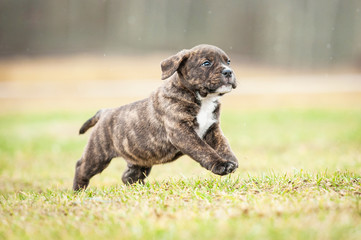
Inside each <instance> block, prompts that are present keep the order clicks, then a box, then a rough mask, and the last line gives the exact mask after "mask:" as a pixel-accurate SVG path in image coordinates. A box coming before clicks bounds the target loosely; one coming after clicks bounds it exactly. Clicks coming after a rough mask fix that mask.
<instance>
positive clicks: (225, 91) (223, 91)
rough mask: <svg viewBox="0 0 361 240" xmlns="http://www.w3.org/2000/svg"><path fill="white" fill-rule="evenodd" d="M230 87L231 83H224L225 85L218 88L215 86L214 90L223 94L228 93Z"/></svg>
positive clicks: (231, 87)
mask: <svg viewBox="0 0 361 240" xmlns="http://www.w3.org/2000/svg"><path fill="white" fill-rule="evenodd" d="M232 89H233V86H232V84H225V85H222V86H220V87H219V88H217V89H216V91H215V92H216V93H221V94H225V93H229V92H230V91H232Z"/></svg>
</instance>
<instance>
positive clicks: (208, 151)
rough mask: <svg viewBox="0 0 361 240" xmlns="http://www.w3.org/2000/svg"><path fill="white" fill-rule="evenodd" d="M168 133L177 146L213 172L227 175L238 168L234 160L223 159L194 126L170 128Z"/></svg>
mask: <svg viewBox="0 0 361 240" xmlns="http://www.w3.org/2000/svg"><path fill="white" fill-rule="evenodd" d="M168 134H169V135H168V136H169V138H170V141H171V143H172V144H173V145H174V146H175V147H176V148H178V149H179V150H180V151H181V152H182V153H184V154H187V155H188V156H190V157H191V158H193V159H194V160H195V161H197V162H198V163H199V164H200V165H201V166H202V167H204V168H206V169H208V170H210V171H212V172H213V173H215V174H218V175H226V174H229V173H232V172H234V171H235V170H236V168H237V164H236V163H235V162H234V161H229V160H226V159H222V158H221V157H220V156H219V155H218V154H217V152H216V151H215V150H214V149H213V148H211V147H210V146H209V145H208V144H207V143H206V142H205V141H203V140H202V139H201V138H200V137H199V136H198V135H197V133H196V132H195V131H194V130H193V129H192V128H190V127H188V126H186V125H182V126H180V127H179V126H178V127H177V128H173V129H169V131H168Z"/></svg>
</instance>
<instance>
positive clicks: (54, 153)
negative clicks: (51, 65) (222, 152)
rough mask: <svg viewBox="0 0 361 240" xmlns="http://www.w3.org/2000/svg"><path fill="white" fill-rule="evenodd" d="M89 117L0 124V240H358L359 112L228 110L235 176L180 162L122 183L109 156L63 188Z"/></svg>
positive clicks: (13, 117) (15, 117)
mask: <svg viewBox="0 0 361 240" xmlns="http://www.w3.org/2000/svg"><path fill="white" fill-rule="evenodd" d="M92 114H93V112H75V111H74V112H72V111H69V112H66V111H55V112H50V113H32V114H25V113H13V114H2V115H0V126H1V128H0V183H1V184H0V239H84V238H86V239H99V238H101V237H102V238H119V239H221V238H225V239H260V238H262V239H360V237H361V227H360V226H361V202H360V199H361V175H360V172H361V171H360V170H361V151H360V149H361V111H360V110H347V109H339V110H335V109H334V110H330V109H328V110H326V109H303V110H295V109H293V110H287V109H275V110H261V109H259V110H253V111H252V110H247V111H243V112H234V111H227V110H226V111H224V112H223V115H222V129H223V131H224V133H225V135H226V136H227V138H228V139H229V141H230V143H231V145H232V148H233V149H234V151H235V153H236V155H237V156H238V158H239V165H240V166H239V170H238V171H237V172H236V173H235V174H233V175H231V176H226V177H218V176H214V175H212V174H211V173H209V172H207V171H206V170H204V169H202V168H201V167H200V166H199V165H198V164H197V163H195V162H194V161H192V160H190V159H189V158H187V157H182V158H181V159H179V160H177V161H176V162H174V163H170V164H167V165H162V166H155V167H154V169H153V170H152V173H151V176H150V178H149V180H148V182H147V183H146V184H145V185H134V186H125V185H123V184H122V183H121V180H120V177H121V174H122V171H123V170H124V168H125V164H124V161H123V160H122V159H114V160H113V162H112V163H111V165H110V166H109V167H108V168H107V169H106V170H105V171H104V172H103V173H102V174H101V175H98V176H96V177H94V178H93V179H92V181H91V184H90V188H89V189H88V190H86V191H85V192H82V193H80V194H77V195H76V194H73V193H72V192H71V191H70V187H71V183H72V177H73V171H74V164H75V162H76V160H77V159H78V158H79V157H80V155H81V153H82V150H83V148H84V145H85V143H86V140H87V137H88V135H86V136H77V130H78V127H79V126H80V125H81V124H82V123H83V121H84V120H86V119H87V118H88V117H89V116H91V115H92Z"/></svg>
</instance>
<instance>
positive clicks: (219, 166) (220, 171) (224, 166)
mask: <svg viewBox="0 0 361 240" xmlns="http://www.w3.org/2000/svg"><path fill="white" fill-rule="evenodd" d="M237 168H238V164H237V163H234V162H221V163H216V164H214V165H213V167H212V169H211V171H212V172H213V173H214V174H217V175H221V176H223V175H227V174H229V173H233V172H234V171H236V169H237Z"/></svg>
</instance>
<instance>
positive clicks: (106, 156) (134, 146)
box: [73, 45, 238, 190]
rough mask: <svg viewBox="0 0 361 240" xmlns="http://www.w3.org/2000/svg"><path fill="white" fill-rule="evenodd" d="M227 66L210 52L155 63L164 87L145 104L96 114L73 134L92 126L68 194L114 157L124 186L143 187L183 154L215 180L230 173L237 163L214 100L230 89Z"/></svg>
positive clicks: (192, 51)
mask: <svg viewBox="0 0 361 240" xmlns="http://www.w3.org/2000/svg"><path fill="white" fill-rule="evenodd" d="M229 64H230V60H229V58H228V56H227V55H226V54H225V53H224V52H223V51H222V50H221V49H219V48H217V47H215V46H210V45H199V46H196V47H194V48H192V49H190V50H182V51H180V52H179V53H177V54H176V55H174V56H171V57H169V58H167V59H165V60H164V61H163V62H162V63H161V67H162V79H163V80H166V82H165V83H164V84H163V85H162V86H161V87H159V88H158V89H157V90H156V91H154V92H153V93H152V94H151V96H150V97H149V98H146V99H144V100H141V101H138V102H134V103H131V104H128V105H125V106H121V107H119V108H114V109H103V110H100V111H98V112H97V113H96V114H95V116H94V117H92V118H91V119H89V120H88V121H87V122H85V123H84V125H83V126H82V127H81V129H80V131H79V132H80V134H83V133H85V132H86V131H87V130H88V129H89V128H90V127H92V126H94V125H95V127H94V130H93V132H92V133H91V135H90V139H89V142H88V144H87V146H86V148H85V151H84V153H83V156H82V157H81V159H80V160H79V161H78V162H77V164H76V170H75V177H74V184H73V189H74V190H79V189H85V188H86V187H87V186H88V184H89V180H90V178H91V177H93V176H94V175H95V174H98V173H100V172H102V171H103V170H104V169H105V168H106V167H107V166H108V164H109V163H110V161H111V160H112V159H113V158H115V157H123V158H124V159H125V160H126V161H127V164H128V168H127V170H126V171H125V172H124V174H123V177H122V180H123V182H124V183H128V184H132V183H135V182H137V181H139V182H143V180H144V179H145V178H146V177H147V176H148V175H149V173H150V170H151V168H152V166H153V165H155V164H163V163H167V162H171V161H174V160H176V159H177V158H179V157H180V156H182V155H183V154H186V155H188V156H190V157H191V158H193V159H194V160H195V161H197V162H198V163H199V164H200V165H201V166H202V167H204V168H206V169H208V170H210V171H212V172H213V173H215V174H218V175H226V174H229V173H232V172H234V171H235V170H236V168H237V167H238V161H237V158H236V157H235V156H234V154H233V153H232V151H231V148H230V146H229V144H228V142H227V140H226V139H225V137H224V136H223V134H222V131H221V129H220V126H219V110H220V103H219V101H218V100H219V98H220V97H221V96H222V95H224V94H225V93H228V92H230V91H231V90H232V88H236V79H235V76H234V74H233V72H232V70H231V68H230V67H229Z"/></svg>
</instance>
